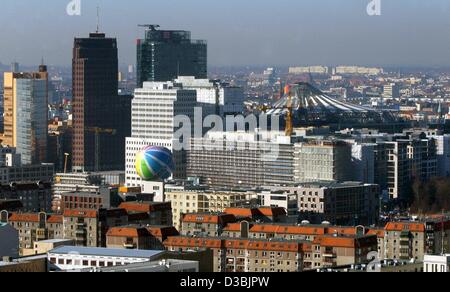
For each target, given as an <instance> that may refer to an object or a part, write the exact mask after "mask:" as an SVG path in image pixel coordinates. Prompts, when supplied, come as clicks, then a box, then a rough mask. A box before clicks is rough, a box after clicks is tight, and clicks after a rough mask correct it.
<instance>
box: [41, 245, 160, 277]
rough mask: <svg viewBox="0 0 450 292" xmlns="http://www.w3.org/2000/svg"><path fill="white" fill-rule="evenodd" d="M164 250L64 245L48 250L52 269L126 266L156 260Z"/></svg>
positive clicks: (68, 269)
mask: <svg viewBox="0 0 450 292" xmlns="http://www.w3.org/2000/svg"><path fill="white" fill-rule="evenodd" d="M162 253H164V252H162V251H144V250H124V249H107V248H92V247H74V246H62V247H58V248H56V249H53V250H51V251H49V252H48V254H47V258H48V262H49V270H50V271H61V270H62V271H70V270H81V269H86V268H103V267H114V266H124V265H128V264H134V263H143V262H149V261H154V260H156V259H157V258H158V256H160V255H161V254H162Z"/></svg>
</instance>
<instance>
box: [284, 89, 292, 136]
mask: <svg viewBox="0 0 450 292" xmlns="http://www.w3.org/2000/svg"><path fill="white" fill-rule="evenodd" d="M284 93H285V94H286V95H287V96H288V100H287V105H286V109H287V111H288V112H287V115H286V132H285V133H286V136H288V137H291V136H292V134H294V118H293V116H292V95H291V88H290V87H289V86H288V85H287V86H286V87H285V88H284Z"/></svg>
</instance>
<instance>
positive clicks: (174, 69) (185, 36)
mask: <svg viewBox="0 0 450 292" xmlns="http://www.w3.org/2000/svg"><path fill="white" fill-rule="evenodd" d="M157 27H158V26H153V25H149V26H147V29H146V31H145V39H139V40H138V42H137V87H138V88H141V87H142V85H143V83H144V82H145V81H163V82H164V81H170V80H173V79H176V78H177V77H178V76H194V77H196V78H199V79H205V78H207V65H208V64H207V44H206V41H201V40H191V33H190V32H188V31H173V30H157Z"/></svg>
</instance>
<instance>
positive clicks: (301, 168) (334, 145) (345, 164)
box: [294, 140, 352, 183]
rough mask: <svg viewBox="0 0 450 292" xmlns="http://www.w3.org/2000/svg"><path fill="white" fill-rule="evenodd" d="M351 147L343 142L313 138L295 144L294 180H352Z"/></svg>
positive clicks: (301, 181) (298, 181)
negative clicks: (313, 139)
mask: <svg viewBox="0 0 450 292" xmlns="http://www.w3.org/2000/svg"><path fill="white" fill-rule="evenodd" d="M351 161H352V149H351V146H350V145H348V144H347V143H345V142H340V141H325V140H315V141H309V142H307V143H297V144H295V160H294V175H295V182H297V183H303V182H316V181H338V182H340V181H349V180H352V168H351Z"/></svg>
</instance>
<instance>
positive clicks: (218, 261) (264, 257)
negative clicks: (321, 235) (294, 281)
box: [164, 236, 304, 273]
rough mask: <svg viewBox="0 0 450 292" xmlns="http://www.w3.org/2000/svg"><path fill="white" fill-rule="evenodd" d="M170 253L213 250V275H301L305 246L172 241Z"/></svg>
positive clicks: (188, 239) (278, 242) (207, 239)
mask: <svg viewBox="0 0 450 292" xmlns="http://www.w3.org/2000/svg"><path fill="white" fill-rule="evenodd" d="M164 244H165V245H166V247H167V249H168V250H169V251H173V252H177V251H178V252H183V251H191V250H202V249H210V250H212V251H213V254H214V272H228V273H229V272H241V273H243V272H301V271H303V253H304V251H303V246H304V243H302V242H294V241H283V240H272V241H267V240H258V239H230V238H214V237H212V238H211V237H204V238H201V237H199V238H192V237H182V236H180V237H169V238H168V239H167V240H166V241H165V242H164Z"/></svg>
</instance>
